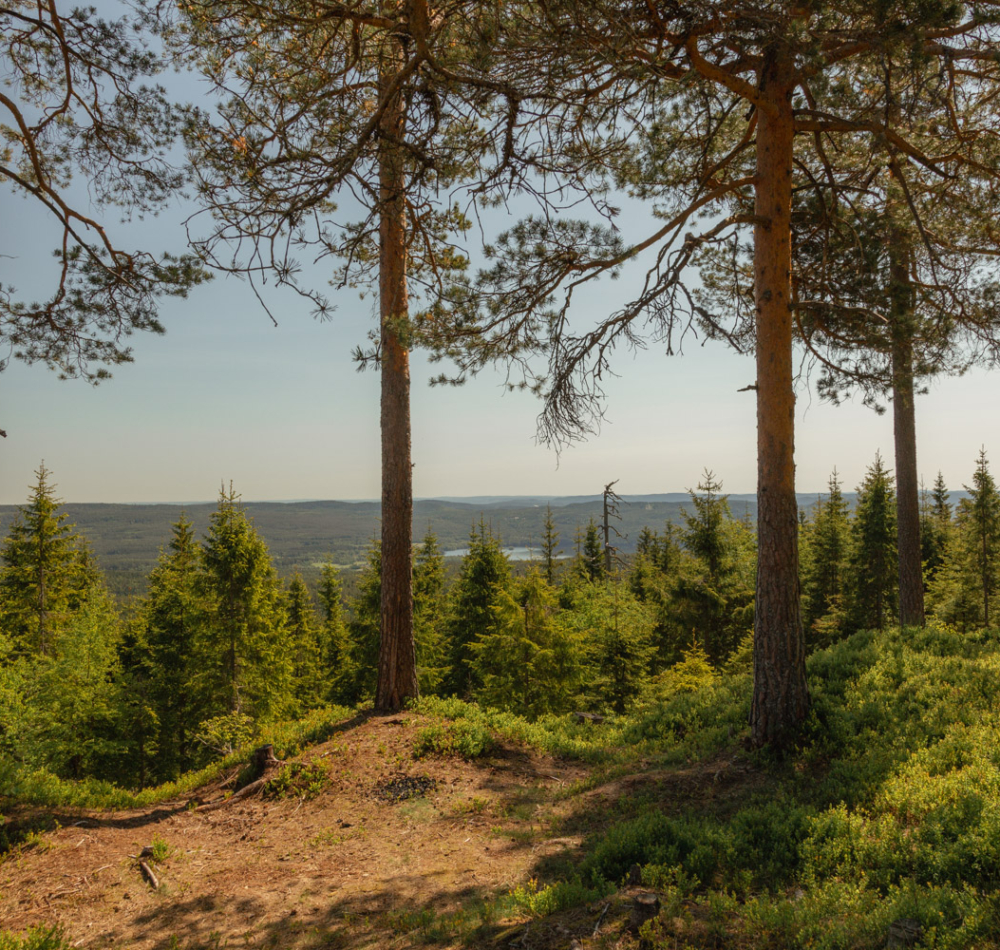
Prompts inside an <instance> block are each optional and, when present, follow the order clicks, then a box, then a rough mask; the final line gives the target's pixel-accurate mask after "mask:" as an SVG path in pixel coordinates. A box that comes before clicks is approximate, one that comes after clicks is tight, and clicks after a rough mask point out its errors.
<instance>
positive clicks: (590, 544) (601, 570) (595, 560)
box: [581, 518, 607, 581]
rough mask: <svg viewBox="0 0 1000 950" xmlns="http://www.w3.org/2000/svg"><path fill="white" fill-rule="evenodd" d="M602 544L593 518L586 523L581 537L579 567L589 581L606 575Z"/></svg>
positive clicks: (597, 579)
mask: <svg viewBox="0 0 1000 950" xmlns="http://www.w3.org/2000/svg"><path fill="white" fill-rule="evenodd" d="M604 562H605V557H604V544H603V542H602V541H601V533H600V531H599V530H598V528H597V522H596V521H594V519H593V518H591V519H590V522H589V523H588V524H587V533H586V534H585V535H584V539H583V553H582V561H581V568H582V571H583V574H584V576H585V577H586V578H587V580H589V581H599V580H601V579H602V578H603V577H606V576H607V571H606V570H605V563H604Z"/></svg>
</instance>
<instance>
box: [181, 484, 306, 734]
mask: <svg viewBox="0 0 1000 950" xmlns="http://www.w3.org/2000/svg"><path fill="white" fill-rule="evenodd" d="M202 564H203V572H202V575H201V591H202V594H203V596H204V597H205V598H206V599H207V601H208V611H207V618H206V619H207V622H206V623H205V625H204V627H203V630H202V636H201V638H200V642H199V646H200V652H201V657H200V659H201V662H202V664H203V666H202V669H201V672H202V679H203V685H204V689H205V694H204V695H206V696H207V697H210V700H211V701H212V702H213V703H214V704H217V708H218V712H219V713H220V714H223V715H229V716H249V717H251V718H252V719H253V720H256V721H266V720H269V719H273V718H276V717H277V716H279V715H281V714H282V713H283V712H284V711H285V710H286V709H287V707H288V704H289V701H290V698H291V672H292V671H291V657H290V650H289V643H288V638H287V634H286V631H285V614H284V605H283V603H282V597H281V588H280V585H279V583H278V579H277V575H276V574H275V572H274V568H273V566H272V565H271V556H270V554H269V553H268V550H267V545H266V544H265V543H264V541H263V539H262V538H261V537H260V535H258V534H257V532H256V530H255V529H254V527H253V524H252V523H251V522H250V519H249V518H248V517H247V515H246V512H245V511H244V509H243V506H242V505H241V504H240V501H239V495H237V494H236V493H235V492H234V491H233V489H232V487H230V489H229V491H228V492H227V491H226V490H225V489H223V490H222V492H221V493H220V495H219V505H218V508H217V509H216V511H215V512H213V513H212V516H211V524H210V527H209V530H208V535H207V536H206V538H205V540H204V542H203V544H202Z"/></svg>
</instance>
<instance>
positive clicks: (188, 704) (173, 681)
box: [143, 514, 208, 781]
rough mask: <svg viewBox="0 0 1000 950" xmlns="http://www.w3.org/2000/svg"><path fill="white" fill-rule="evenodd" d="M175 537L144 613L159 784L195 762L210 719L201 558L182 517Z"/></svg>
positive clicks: (153, 582) (151, 579) (156, 570)
mask: <svg viewBox="0 0 1000 950" xmlns="http://www.w3.org/2000/svg"><path fill="white" fill-rule="evenodd" d="M172 530H173V537H172V538H171V539H170V545H169V547H168V549H167V551H166V552H164V553H163V554H161V555H160V559H159V561H158V562H157V565H156V567H155V568H153V571H152V572H151V573H150V575H149V591H148V593H147V595H146V600H145V604H144V609H143V619H144V626H145V630H144V635H143V645H144V649H143V654H144V656H143V660H144V665H145V667H146V669H145V679H146V682H147V689H148V693H149V704H150V706H151V708H152V710H153V713H154V715H155V717H156V720H157V735H156V745H157V750H158V751H157V757H156V763H155V768H154V769H153V775H154V777H155V778H156V779H157V780H160V781H165V780H168V779H173V778H176V777H177V776H178V775H180V774H181V773H182V772H184V771H186V770H187V769H189V768H191V766H192V765H193V764H194V761H195V754H194V749H193V747H192V737H193V736H194V733H195V731H196V730H197V727H198V724H199V723H200V722H201V720H202V719H203V718H205V717H206V716H207V715H208V713H207V708H206V700H207V698H206V697H205V696H204V695H203V694H202V693H201V692H200V691H199V690H198V689H197V688H196V686H195V684H196V683H197V680H198V674H199V667H200V658H199V656H198V654H197V651H198V645H199V638H200V637H201V636H202V635H203V633H204V628H205V624H206V623H207V621H208V604H207V602H206V600H205V597H204V596H203V592H202V586H201V576H200V570H201V554H200V551H199V548H198V543H197V541H196V540H195V536H194V528H193V526H192V524H191V522H190V521H188V519H187V518H186V517H185V516H184V515H183V514H182V515H181V517H180V518H179V519H178V521H177V523H176V524H174V525H173V529H172Z"/></svg>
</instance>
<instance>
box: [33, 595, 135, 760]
mask: <svg viewBox="0 0 1000 950" xmlns="http://www.w3.org/2000/svg"><path fill="white" fill-rule="evenodd" d="M118 635H119V625H118V617H117V614H116V611H115V608H114V606H113V604H112V603H111V600H110V597H109V596H108V595H107V594H105V593H102V592H95V593H93V594H92V595H91V598H90V600H89V601H88V602H87V603H86V604H85V605H84V606H83V607H81V608H80V609H79V610H78V611H77V612H76V613H75V614H73V616H72V618H71V619H70V620H69V621H68V623H67V624H66V625H65V626H64V627H63V628H61V629H60V631H59V633H58V636H57V638H56V640H55V643H54V653H53V655H51V656H39V657H38V658H37V659H36V660H35V662H34V664H33V668H32V670H31V681H32V693H33V695H32V700H31V705H30V708H29V711H28V716H27V723H26V729H25V735H24V744H23V746H22V748H21V749H20V750H19V752H20V753H21V754H22V755H24V757H25V758H26V759H27V760H28V761H31V762H33V763H34V764H36V765H42V766H44V767H46V768H48V769H51V770H52V771H53V772H55V773H56V774H57V775H60V776H64V777H69V778H77V779H79V778H83V777H84V776H93V777H95V778H106V779H110V778H113V777H117V776H119V775H121V767H122V765H123V764H124V762H125V760H126V758H127V755H128V752H129V749H128V746H127V744H126V743H125V741H124V738H123V736H122V734H121V730H120V729H119V725H120V717H121V712H122V705H123V704H122V697H121V694H120V678H119V675H118V674H119V669H120V668H119V660H118V653H117V647H118Z"/></svg>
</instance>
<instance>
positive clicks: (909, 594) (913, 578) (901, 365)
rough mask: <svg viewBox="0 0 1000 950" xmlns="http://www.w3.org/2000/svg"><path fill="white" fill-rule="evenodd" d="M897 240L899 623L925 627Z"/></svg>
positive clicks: (905, 291) (909, 359)
mask: <svg viewBox="0 0 1000 950" xmlns="http://www.w3.org/2000/svg"><path fill="white" fill-rule="evenodd" d="M902 240H903V239H902V236H901V235H900V234H899V233H898V232H897V231H896V230H895V229H894V230H893V232H892V234H891V236H890V241H889V281H890V284H891V287H890V309H891V318H890V332H891V334H892V421H893V436H894V441H895V449H896V526H897V531H898V551H899V622H900V624H901V625H902V626H904V627H922V626H923V625H924V576H923V566H922V560H921V557H922V554H921V549H920V486H919V484H918V478H917V426H916V416H915V407H914V394H913V335H912V322H911V312H910V311H911V309H912V307H911V301H912V291H911V288H910V279H909V277H910V275H909V270H908V268H907V261H906V254H905V250H904V246H903V244H902Z"/></svg>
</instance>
